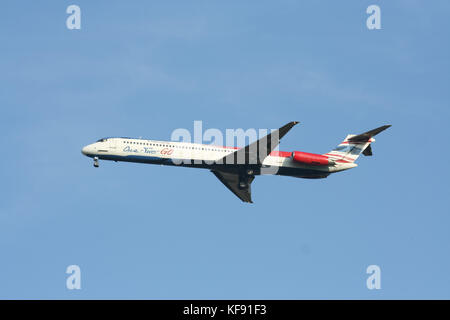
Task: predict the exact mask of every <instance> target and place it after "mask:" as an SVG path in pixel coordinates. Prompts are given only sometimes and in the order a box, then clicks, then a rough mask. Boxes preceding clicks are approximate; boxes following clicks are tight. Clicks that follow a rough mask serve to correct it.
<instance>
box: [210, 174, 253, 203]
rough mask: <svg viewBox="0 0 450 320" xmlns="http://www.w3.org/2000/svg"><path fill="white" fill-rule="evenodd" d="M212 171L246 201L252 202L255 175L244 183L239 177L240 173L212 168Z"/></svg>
mask: <svg viewBox="0 0 450 320" xmlns="http://www.w3.org/2000/svg"><path fill="white" fill-rule="evenodd" d="M211 172H212V173H214V175H215V176H216V177H217V178H218V179H219V180H220V181H221V182H222V183H223V184H224V185H225V186H226V187H227V188H228V189H230V191H231V192H233V193H234V194H235V195H236V196H237V197H238V198H239V199H241V200H242V201H244V202H249V203H253V202H252V191H251V183H252V181H253V179H254V178H255V177H254V176H250V177H248V178H247V180H246V181H245V183H244V185H242V180H240V178H239V174H238V173H230V172H223V171H219V170H211Z"/></svg>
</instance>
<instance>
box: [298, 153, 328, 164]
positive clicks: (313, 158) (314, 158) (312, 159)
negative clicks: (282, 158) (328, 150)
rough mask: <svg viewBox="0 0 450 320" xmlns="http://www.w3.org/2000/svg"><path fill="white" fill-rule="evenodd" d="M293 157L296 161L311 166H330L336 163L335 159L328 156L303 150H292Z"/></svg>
mask: <svg viewBox="0 0 450 320" xmlns="http://www.w3.org/2000/svg"><path fill="white" fill-rule="evenodd" d="M291 158H292V160H294V161H295V162H299V163H303V164H307V165H309V166H329V165H334V164H335V162H334V161H333V160H330V159H328V157H327V156H323V155H321V154H315V153H308V152H301V151H294V152H292V154H291Z"/></svg>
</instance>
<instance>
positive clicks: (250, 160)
mask: <svg viewBox="0 0 450 320" xmlns="http://www.w3.org/2000/svg"><path fill="white" fill-rule="evenodd" d="M297 123H298V121H291V122H289V123H287V124H285V125H284V126H282V127H281V128H280V129H278V130H275V131H273V132H271V133H270V134H268V135H266V136H264V137H263V138H261V139H259V140H257V141H255V142H253V143H251V144H249V145H248V146H246V147H245V148H242V149H239V150H237V151H235V152H233V153H231V154H229V155H227V156H225V157H224V158H222V159H221V160H219V161H218V163H220V164H233V165H252V164H253V165H258V164H261V163H262V162H263V161H264V159H265V158H266V157H267V156H268V155H269V154H270V153H271V152H272V151H273V149H275V148H276V147H277V146H278V144H279V143H280V140H281V138H283V137H284V135H285V134H286V133H288V131H289V130H291V129H292V127H293V126H295V125H296V124H297Z"/></svg>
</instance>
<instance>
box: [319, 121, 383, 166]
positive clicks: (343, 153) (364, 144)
mask: <svg viewBox="0 0 450 320" xmlns="http://www.w3.org/2000/svg"><path fill="white" fill-rule="evenodd" d="M390 126H391V125H385V126H381V127H379V128H376V129H373V130H370V131H367V132H364V133H362V134H358V135H354V134H349V135H348V136H347V137H346V138H345V140H344V141H342V142H341V144H340V145H338V146H337V147H336V148H334V149H333V150H331V151H330V152H328V153H326V154H325V155H326V156H328V157H329V158H331V159H332V160H343V161H346V162H355V160H356V159H358V157H359V155H360V154H361V153H362V154H363V155H365V156H371V155H372V147H371V146H370V144H371V143H372V142H375V139H374V138H373V137H374V136H376V135H377V134H379V133H380V132H381V131H384V130H386V129H387V128H389V127H390Z"/></svg>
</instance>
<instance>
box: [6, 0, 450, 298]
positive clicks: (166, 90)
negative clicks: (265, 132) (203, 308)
mask: <svg viewBox="0 0 450 320" xmlns="http://www.w3.org/2000/svg"><path fill="white" fill-rule="evenodd" d="M70 4H78V5H79V6H80V7H81V10H82V25H81V27H82V29H81V30H73V31H70V30H68V29H67V28H66V25H65V20H66V17H67V16H68V15H67V14H66V12H65V11H66V8H67V6H68V5H70ZM370 4H378V5H380V7H381V12H382V21H381V23H382V30H376V31H369V30H368V29H367V28H366V22H365V20H366V18H367V16H368V15H367V14H366V13H365V11H366V8H367V6H368V5H370ZM449 9H450V4H449V3H448V1H443V0H442V1H432V2H427V1H406V0H404V1H377V0H373V1H312V0H309V1H258V2H257V3H256V2H255V1H170V2H168V1H151V2H150V1H132V3H130V2H129V1H128V2H126V1H75V2H72V1H46V2H41V1H39V2H37V1H4V2H2V5H1V13H2V14H1V18H0V36H1V50H0V70H1V72H0V106H1V108H0V110H1V117H0V125H1V132H2V134H1V138H0V139H1V141H2V150H3V151H2V157H1V160H0V161H1V169H0V170H1V180H0V181H1V182H0V194H1V199H2V201H0V255H1V260H0V298H62V299H79V298H88V299H90V298H150V299H153V298H195V299H197V298H201V299H204V298H205V299H209V298H254V299H265V298H268V299H279V298H283V299H298V298H344V299H346V298H362V299H379V298H387V299H391V298H447V299H448V298H450V276H449V270H450V256H449V251H450V250H449V249H450V248H449V245H450V233H449V225H450V210H449V191H450V190H449V181H450V174H449V173H450V169H449V166H448V159H449V158H450V151H449V148H448V140H449V138H450V137H449V135H450V134H449V129H448V121H449V116H450V103H449V102H450V90H449V83H450V65H449V57H450V45H449V42H448V39H449V31H450V20H449V18H448V12H449ZM194 120H202V121H203V124H204V127H205V128H219V129H221V130H225V129H226V128H276V127H278V126H280V125H283V124H285V123H286V122H288V121H292V120H298V121H300V122H301V124H300V125H299V126H297V127H295V128H294V129H293V130H292V131H291V132H290V133H289V134H288V135H287V136H286V137H285V138H284V141H283V142H282V145H281V148H280V149H281V150H286V151H292V150H301V151H307V152H319V153H324V152H326V151H328V150H330V149H331V148H332V147H334V146H335V145H337V144H338V143H339V142H340V141H342V139H343V138H344V137H345V136H346V135H347V134H349V133H361V132H364V131H366V130H369V129H373V128H375V127H377V126H380V125H383V124H392V125H393V126H392V128H390V129H389V130H388V131H386V132H383V133H382V134H380V135H379V136H378V137H377V142H376V143H375V144H374V146H373V150H374V156H373V157H371V158H370V157H361V158H360V159H359V160H358V163H359V167H358V168H356V169H353V170H350V171H347V172H342V173H338V174H335V175H332V176H330V177H329V178H327V179H323V180H317V181H314V180H302V179H295V178H289V177H257V178H256V179H255V181H254V183H253V200H254V201H255V203H254V204H253V205H248V204H245V203H241V202H240V201H239V200H238V199H237V198H236V197H235V196H234V195H233V194H232V193H231V192H230V191H228V190H227V189H226V188H225V187H224V186H223V185H222V184H221V183H220V182H219V181H218V180H217V179H216V178H215V177H214V176H213V175H212V174H211V173H210V172H208V171H207V170H194V169H187V168H174V167H160V166H152V165H143V164H128V163H115V162H102V163H101V166H100V168H98V169H95V168H93V166H92V161H91V159H88V158H86V157H84V156H83V155H82V154H81V153H80V150H81V148H82V146H83V145H86V144H89V143H91V142H93V141H95V140H97V139H98V138H101V137H104V136H135V137H139V136H143V137H146V138H151V139H162V140H168V139H169V138H170V135H171V132H172V131H173V130H174V129H176V128H188V129H190V128H192V126H193V121H194ZM72 264H76V265H79V266H80V267H81V271H82V289H81V290H79V291H76V290H74V291H69V290H67V289H66V287H65V282H66V277H67V275H66V273H65V270H66V268H67V266H68V265H72ZM371 264H376V265H379V266H380V267H381V272H382V280H381V285H382V289H381V290H378V291H377V290H372V291H370V290H368V289H367V288H366V278H367V274H366V273H365V271H366V268H367V266H369V265H371Z"/></svg>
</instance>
